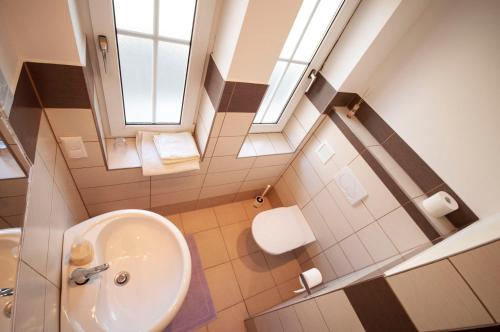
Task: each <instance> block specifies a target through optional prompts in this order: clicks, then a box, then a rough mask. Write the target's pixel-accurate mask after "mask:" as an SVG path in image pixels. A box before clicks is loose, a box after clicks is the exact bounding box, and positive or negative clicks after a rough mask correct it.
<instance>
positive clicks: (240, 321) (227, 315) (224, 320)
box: [208, 302, 248, 332]
mask: <svg viewBox="0 0 500 332" xmlns="http://www.w3.org/2000/svg"><path fill="white" fill-rule="evenodd" d="M247 318H248V313H247V309H246V307H245V304H244V303H243V302H240V303H238V304H237V305H234V306H232V307H230V308H228V309H226V310H223V311H221V312H219V313H218V314H217V319H216V320H214V321H213V322H211V323H210V324H208V331H210V332H238V331H241V332H245V331H246V329H245V319H247Z"/></svg>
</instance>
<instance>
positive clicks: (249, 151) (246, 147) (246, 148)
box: [238, 136, 257, 158]
mask: <svg viewBox="0 0 500 332" xmlns="http://www.w3.org/2000/svg"><path fill="white" fill-rule="evenodd" d="M256 155H257V152H255V149H254V148H253V144H252V142H250V140H249V139H248V136H247V137H246V138H245V140H244V141H243V145H242V146H241V150H240V153H239V154H238V157H239V158H244V157H254V156H256Z"/></svg>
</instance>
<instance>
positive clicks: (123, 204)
mask: <svg viewBox="0 0 500 332" xmlns="http://www.w3.org/2000/svg"><path fill="white" fill-rule="evenodd" d="M152 197H154V196H152ZM152 197H151V198H152ZM149 201H150V199H149V196H147V197H139V198H130V199H124V200H121V201H113V202H106V203H100V204H89V205H87V209H88V210H89V213H90V215H91V216H97V215H100V214H103V213H106V212H109V211H115V210H121V209H149V208H150V203H149Z"/></svg>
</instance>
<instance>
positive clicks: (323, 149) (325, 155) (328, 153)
mask: <svg viewBox="0 0 500 332" xmlns="http://www.w3.org/2000/svg"><path fill="white" fill-rule="evenodd" d="M316 153H317V154H318V157H319V160H321V162H322V163H323V165H324V164H326V163H327V162H328V160H330V158H331V157H333V155H334V154H335V150H334V149H333V148H332V147H331V146H330V144H328V143H322V144H321V145H320V146H319V147H318V148H317V149H316Z"/></svg>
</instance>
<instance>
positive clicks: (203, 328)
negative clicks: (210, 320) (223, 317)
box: [193, 325, 208, 332]
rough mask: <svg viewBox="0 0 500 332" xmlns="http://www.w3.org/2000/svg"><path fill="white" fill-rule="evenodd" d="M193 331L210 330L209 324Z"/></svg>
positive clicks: (203, 331)
mask: <svg viewBox="0 0 500 332" xmlns="http://www.w3.org/2000/svg"><path fill="white" fill-rule="evenodd" d="M193 332H208V326H207V325H205V326H202V327H199V328H197V329H196V330H194V331H193Z"/></svg>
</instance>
